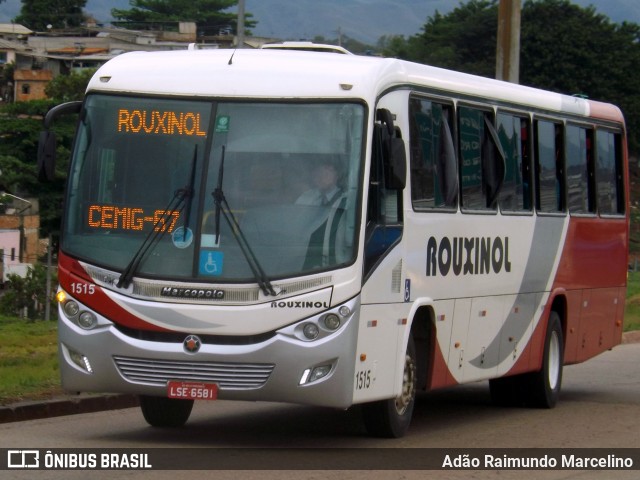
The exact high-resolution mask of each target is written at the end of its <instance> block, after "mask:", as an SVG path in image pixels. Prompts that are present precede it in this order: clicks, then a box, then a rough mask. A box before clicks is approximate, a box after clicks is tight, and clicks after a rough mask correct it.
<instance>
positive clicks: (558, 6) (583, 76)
mask: <svg viewBox="0 0 640 480" xmlns="http://www.w3.org/2000/svg"><path fill="white" fill-rule="evenodd" d="M639 39H640V26H638V25H636V24H630V23H622V24H620V25H617V24H613V23H611V22H610V20H609V19H608V18H607V17H606V16H604V15H600V14H597V13H596V11H595V9H594V8H593V7H588V8H581V7H579V6H577V5H574V4H572V3H570V2H569V1H568V0H543V1H539V2H532V1H528V2H527V3H525V5H524V7H523V9H522V40H521V60H520V72H521V73H520V80H521V83H523V84H525V85H532V86H535V87H540V88H545V89H548V90H552V91H556V92H561V93H568V94H585V95H587V96H588V97H589V98H591V99H594V100H602V101H606V102H610V103H614V104H616V105H618V106H619V107H620V108H621V109H622V111H623V113H624V114H625V116H626V120H627V125H628V129H629V132H630V135H629V148H630V150H631V151H633V152H638V150H639V146H640V93H639V92H640V79H639V78H638V77H637V75H633V74H632V73H631V72H633V71H634V70H635V67H636V65H638V63H639V62H640V44H639V43H638V40H639Z"/></svg>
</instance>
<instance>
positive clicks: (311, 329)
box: [302, 322, 320, 340]
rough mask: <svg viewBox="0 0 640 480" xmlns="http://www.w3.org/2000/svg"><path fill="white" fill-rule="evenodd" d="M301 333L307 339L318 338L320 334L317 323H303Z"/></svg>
mask: <svg viewBox="0 0 640 480" xmlns="http://www.w3.org/2000/svg"><path fill="white" fill-rule="evenodd" d="M302 333H304V336H305V337H306V338H307V339H308V340H315V339H316V338H318V335H319V334H320V329H319V328H318V325H316V324H315V323H311V322H309V323H305V325H304V327H302Z"/></svg>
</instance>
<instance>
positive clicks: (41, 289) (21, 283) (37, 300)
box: [0, 263, 57, 320]
mask: <svg viewBox="0 0 640 480" xmlns="http://www.w3.org/2000/svg"><path fill="white" fill-rule="evenodd" d="M46 282H47V267H46V266H45V265H42V264H39V263H36V264H35V265H34V266H33V267H32V268H31V267H30V268H29V269H28V270H27V276H26V277H25V278H22V277H20V276H19V275H16V274H9V275H8V281H7V285H6V286H5V289H6V291H5V293H4V295H2V297H0V312H2V314H3V315H8V316H19V317H23V316H24V315H25V312H26V317H27V318H28V319H29V320H37V319H42V318H44V312H45V303H46V302H47V301H49V302H50V306H51V312H52V313H55V312H56V304H55V301H54V299H53V296H52V298H49V299H47V295H46V293H47V291H46ZM56 284H57V278H56V277H55V275H54V276H53V277H52V279H51V285H56Z"/></svg>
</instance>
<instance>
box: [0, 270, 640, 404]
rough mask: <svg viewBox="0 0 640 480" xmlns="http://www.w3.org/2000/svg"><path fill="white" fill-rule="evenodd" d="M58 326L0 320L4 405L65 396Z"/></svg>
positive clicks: (632, 294)
mask: <svg viewBox="0 0 640 480" xmlns="http://www.w3.org/2000/svg"><path fill="white" fill-rule="evenodd" d="M56 325H57V324H56V322H44V321H38V322H27V321H25V320H21V319H17V318H8V317H0V405H7V404H9V403H13V402H17V401H21V400H36V399H40V398H51V397H54V396H55V395H59V394H62V388H61V387H60V372H59V369H58V345H57V341H58V340H57V329H56ZM633 330H640V272H630V273H629V282H628V287H627V302H626V310H625V317H624V331H625V332H628V331H633Z"/></svg>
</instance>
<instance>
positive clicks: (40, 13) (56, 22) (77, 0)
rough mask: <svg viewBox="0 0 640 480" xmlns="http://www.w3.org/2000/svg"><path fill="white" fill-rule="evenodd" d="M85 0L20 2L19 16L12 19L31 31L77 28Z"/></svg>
mask: <svg viewBox="0 0 640 480" xmlns="http://www.w3.org/2000/svg"><path fill="white" fill-rule="evenodd" d="M86 4H87V0H22V8H21V9H20V15H18V16H17V17H16V18H14V19H13V21H14V22H15V23H20V24H22V25H24V26H26V27H28V28H30V29H31V30H36V31H46V30H47V29H48V26H49V25H51V28H70V27H79V26H80V25H82V22H83V21H84V14H83V12H82V9H83V8H84V7H85V5H86Z"/></svg>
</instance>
